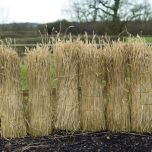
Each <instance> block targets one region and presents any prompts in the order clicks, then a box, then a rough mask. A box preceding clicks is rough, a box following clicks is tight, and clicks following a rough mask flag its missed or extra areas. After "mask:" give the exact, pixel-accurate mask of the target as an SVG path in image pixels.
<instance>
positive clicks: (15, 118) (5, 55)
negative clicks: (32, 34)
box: [0, 46, 26, 138]
mask: <svg viewBox="0 0 152 152" xmlns="http://www.w3.org/2000/svg"><path fill="white" fill-rule="evenodd" d="M22 101H23V97H22V93H21V85H20V60H19V57H18V55H17V53H16V52H15V51H14V50H13V49H11V48H8V47H4V46H1V47H0V107H1V109H0V116H1V118H0V119H1V125H0V126H1V136H2V137H6V138H16V137H24V136H26V126H25V121H24V120H25V119H24V111H23V102H22Z"/></svg>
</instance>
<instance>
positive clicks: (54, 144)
mask: <svg viewBox="0 0 152 152" xmlns="http://www.w3.org/2000/svg"><path fill="white" fill-rule="evenodd" d="M48 151H50V152H79V151H80V152H152V134H148V133H145V134H138V133H111V132H97V133H75V134H65V133H64V132H59V131H55V132H54V133H53V135H50V136H46V137H36V138H34V137H33V138H32V137H25V138H19V139H11V140H9V139H1V138H0V152H48Z"/></svg>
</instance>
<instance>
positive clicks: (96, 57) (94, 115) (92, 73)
mask: <svg viewBox="0 0 152 152" xmlns="http://www.w3.org/2000/svg"><path fill="white" fill-rule="evenodd" d="M79 56H80V70H79V75H80V76H79V79H80V80H79V81H80V84H79V86H80V88H81V97H80V98H81V99H80V109H81V111H80V116H81V129H82V130H83V131H101V130H104V129H105V115H104V113H105V108H104V98H103V93H102V92H103V84H102V78H103V75H104V69H103V67H104V62H103V54H102V51H100V50H98V49H97V45H96V44H95V45H94V44H92V43H90V44H87V43H85V44H84V45H83V47H82V49H81V51H80V53H79Z"/></svg>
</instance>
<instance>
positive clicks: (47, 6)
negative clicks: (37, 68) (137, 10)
mask: <svg viewBox="0 0 152 152" xmlns="http://www.w3.org/2000/svg"><path fill="white" fill-rule="evenodd" d="M70 1H71V0H0V23H11V22H32V23H47V22H54V21H57V20H61V19H64V18H68V16H67V14H66V15H65V13H64V12H63V10H64V9H66V8H68V7H69V2H70ZM136 1H141V0H136ZM149 2H150V3H151V4H152V0H149ZM69 18H70V14H69Z"/></svg>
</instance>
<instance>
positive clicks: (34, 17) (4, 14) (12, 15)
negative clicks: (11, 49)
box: [0, 0, 69, 23]
mask: <svg viewBox="0 0 152 152" xmlns="http://www.w3.org/2000/svg"><path fill="white" fill-rule="evenodd" d="M68 2H69V0H0V22H1V23H4V22H7V23H9V22H38V23H45V22H52V21H56V20H58V19H63V18H64V16H65V14H64V13H63V9H64V8H66V7H67V6H68Z"/></svg>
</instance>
